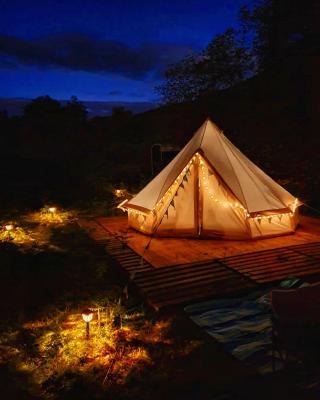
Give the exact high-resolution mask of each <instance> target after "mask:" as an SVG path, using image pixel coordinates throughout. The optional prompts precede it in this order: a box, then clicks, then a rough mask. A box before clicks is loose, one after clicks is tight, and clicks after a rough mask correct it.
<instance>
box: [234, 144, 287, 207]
mask: <svg viewBox="0 0 320 400" xmlns="http://www.w3.org/2000/svg"><path fill="white" fill-rule="evenodd" d="M226 139H227V141H226V143H227V146H228V148H229V150H230V151H231V153H232V154H233V155H234V156H235V157H237V154H235V153H234V151H233V149H232V147H231V145H230V144H229V140H228V138H226ZM237 159H238V161H239V162H240V164H241V165H242V167H243V168H245V167H246V165H245V164H244V162H243V161H242V160H241V159H240V158H238V157H237ZM248 169H249V171H250V172H251V173H253V174H254V171H252V169H251V168H250V167H248ZM247 175H248V176H249V178H250V180H251V181H252V183H253V184H254V186H255V187H256V188H257V189H258V191H259V193H261V195H262V196H263V198H264V199H265V200H266V201H267V202H268V198H267V197H266V195H265V194H264V193H263V192H262V191H261V190H260V188H259V186H258V185H257V183H256V182H255V181H254V180H253V178H252V176H251V175H249V174H247ZM254 175H255V174H254ZM259 181H260V183H261V185H263V186H264V187H266V188H267V189H268V190H269V191H270V193H271V194H272V196H273V197H274V198H275V200H278V201H279V202H280V203H282V204H283V205H284V207H285V208H287V206H286V205H285V204H284V203H283V202H282V201H281V200H280V199H279V197H278V196H276V194H275V193H274V192H273V191H272V190H271V189H270V188H269V187H268V186H267V185H265V184H264V183H263V182H262V181H261V179H260V178H259ZM261 211H262V210H261Z"/></svg>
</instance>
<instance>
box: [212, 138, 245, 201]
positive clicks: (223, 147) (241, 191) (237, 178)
mask: <svg viewBox="0 0 320 400" xmlns="http://www.w3.org/2000/svg"><path fill="white" fill-rule="evenodd" d="M218 140H219V142H220V144H221V147H222V148H223V151H224V153H225V155H226V157H227V159H228V161H229V164H230V165H231V168H232V170H233V173H234V175H235V177H236V179H237V182H238V185H239V187H240V190H241V193H242V196H243V199H244V202H245V206H246V208H247V209H248V205H247V200H246V197H245V195H244V193H243V189H242V186H241V183H240V181H239V178H238V176H237V174H236V171H235V169H234V167H233V165H232V162H231V161H230V158H229V156H228V153H227V152H226V150H225V148H224V146H223V143H222V140H221V138H220V135H218Z"/></svg>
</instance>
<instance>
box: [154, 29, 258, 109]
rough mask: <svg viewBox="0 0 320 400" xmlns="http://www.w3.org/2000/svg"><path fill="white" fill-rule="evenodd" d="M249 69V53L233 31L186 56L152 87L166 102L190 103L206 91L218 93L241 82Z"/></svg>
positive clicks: (218, 36)
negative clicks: (197, 52) (159, 82)
mask: <svg viewBox="0 0 320 400" xmlns="http://www.w3.org/2000/svg"><path fill="white" fill-rule="evenodd" d="M251 70H252V62H251V58H250V53H249V51H248V50H247V48H246V47H245V46H244V45H243V43H242V41H241V40H240V39H239V37H238V35H237V32H236V31H235V30H233V29H228V30H226V31H225V32H224V33H223V34H220V35H217V36H216V37H215V38H214V39H213V40H212V41H211V42H210V43H209V44H208V46H207V48H206V49H204V50H203V51H202V52H201V53H199V54H191V55H188V56H186V57H185V58H184V59H182V60H181V61H180V62H178V63H177V64H175V65H172V66H170V67H169V68H168V69H167V71H166V72H165V82H164V84H162V85H160V86H158V87H157V88H156V90H157V92H158V93H159V94H160V95H161V97H162V99H163V100H164V101H165V102H166V103H181V102H184V101H192V100H195V99H196V98H197V97H199V96H200V95H201V94H202V93H204V92H205V91H208V90H221V89H225V88H228V87H230V86H233V85H234V84H236V83H237V82H239V81H241V80H242V79H244V78H245V77H246V76H248V75H249V74H250V71H251Z"/></svg>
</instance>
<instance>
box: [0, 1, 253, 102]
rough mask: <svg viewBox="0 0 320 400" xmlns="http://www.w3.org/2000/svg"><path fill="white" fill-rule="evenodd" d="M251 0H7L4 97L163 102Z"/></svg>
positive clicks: (2, 44) (0, 92) (0, 70)
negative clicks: (173, 69) (168, 78)
mask: <svg viewBox="0 0 320 400" xmlns="http://www.w3.org/2000/svg"><path fill="white" fill-rule="evenodd" d="M244 3H248V1H246V0H224V1H223V0H163V1H161V0H146V1H144V0H119V1H108V0H82V1H81V0H65V1H64V0H38V1H36V0H29V1H27V0H20V1H19V0H9V1H8V0H0V97H26V98H34V97H36V96H40V95H45V94H49V95H51V96H52V97H54V98H57V99H68V98H70V96H71V95H76V96H77V97H78V98H79V99H81V100H104V101H134V102H140V101H156V100H157V96H156V94H155V92H154V86H155V85H157V84H158V83H159V82H161V80H162V79H163V71H164V69H165V67H166V66H167V65H168V64H170V63H174V62H176V61H177V60H179V59H181V58H182V57H183V56H184V55H185V54H187V53H188V52H190V51H191V50H200V49H202V48H204V47H205V46H206V45H207V43H208V42H209V41H210V40H211V39H212V37H213V36H214V35H216V34H217V33H221V32H223V31H224V30H225V29H226V28H228V27H230V26H233V27H236V26H237V16H238V11H239V7H240V6H241V5H242V4H244Z"/></svg>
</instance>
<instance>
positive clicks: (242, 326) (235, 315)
mask: <svg viewBox="0 0 320 400" xmlns="http://www.w3.org/2000/svg"><path fill="white" fill-rule="evenodd" d="M305 285H306V284H304V283H303V281H301V280H300V279H298V278H288V279H286V280H285V281H283V282H281V283H280V285H279V286H278V287H281V288H297V287H302V286H305ZM270 290H271V289H270V288H269V289H265V290H263V291H256V292H253V293H251V294H249V295H246V296H244V297H238V298H225V299H217V300H211V301H206V302H201V303H197V304H193V305H189V306H187V307H185V312H186V313H187V314H188V315H189V317H190V318H191V319H192V320H193V321H194V322H195V323H196V324H197V325H199V326H200V327H202V328H203V329H205V330H206V332H207V333H208V334H209V335H211V336H212V337H213V338H214V339H215V340H217V341H218V342H219V343H221V344H223V346H224V348H225V349H226V351H228V352H229V353H231V354H232V355H233V356H234V357H236V358H237V359H239V360H241V361H244V362H246V363H247V364H248V365H250V366H251V367H254V368H256V369H257V370H258V372H259V373H261V374H266V373H270V372H272V336H271V334H272V322H271V310H270ZM277 356H278V355H277V353H276V357H277ZM275 362H276V370H279V369H281V368H282V362H280V359H279V358H276V359H275Z"/></svg>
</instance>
